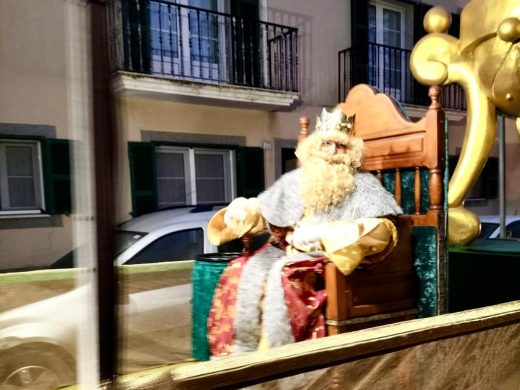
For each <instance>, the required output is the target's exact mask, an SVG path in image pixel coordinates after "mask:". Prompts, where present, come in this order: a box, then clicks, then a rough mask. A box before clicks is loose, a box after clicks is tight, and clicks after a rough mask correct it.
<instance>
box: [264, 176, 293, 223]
mask: <svg viewBox="0 0 520 390" xmlns="http://www.w3.org/2000/svg"><path fill="white" fill-rule="evenodd" d="M300 174H301V170H300V169H295V170H293V171H291V172H289V173H286V174H285V175H283V176H282V177H281V178H280V179H278V180H277V181H276V182H275V183H274V184H273V185H272V186H271V187H269V188H268V189H267V190H266V191H264V192H262V193H261V194H260V195H258V200H259V201H260V208H261V210H262V215H263V216H264V218H265V219H266V220H267V221H268V222H269V223H271V224H273V225H275V226H280V227H286V226H294V225H296V223H297V222H298V221H299V220H300V219H302V217H303V202H302V200H301V196H300V193H299V188H300Z"/></svg>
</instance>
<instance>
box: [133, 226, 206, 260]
mask: <svg viewBox="0 0 520 390" xmlns="http://www.w3.org/2000/svg"><path fill="white" fill-rule="evenodd" d="M203 252H204V231H203V229H202V228H196V229H187V230H181V231H178V232H174V233H170V234H166V235H164V236H162V237H160V238H158V239H157V240H155V241H154V242H152V243H151V244H149V245H148V246H147V247H145V248H143V249H142V250H141V251H140V252H139V253H138V254H136V255H135V256H134V257H132V258H131V259H130V260H128V261H127V262H125V264H144V263H159V262H165V261H177V260H194V259H195V257H196V256H197V255H199V254H201V253H203Z"/></svg>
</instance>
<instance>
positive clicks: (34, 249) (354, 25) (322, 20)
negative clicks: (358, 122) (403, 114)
mask: <svg viewBox="0 0 520 390" xmlns="http://www.w3.org/2000/svg"><path fill="white" fill-rule="evenodd" d="M65 3H66V2H64V1H62V0H48V1H46V7H34V6H33V5H34V4H33V3H32V2H29V1H16V0H0V19H1V23H0V26H1V27H0V31H1V34H0V36H1V37H2V45H0V85H1V86H2V88H1V92H0V162H1V163H0V246H1V248H2V254H3V256H2V260H1V261H0V269H15V268H23V267H31V266H40V265H47V264H49V263H51V262H52V261H54V260H55V259H57V258H59V257H60V256H62V255H64V254H65V253H67V252H68V251H69V250H71V249H72V246H73V244H72V233H71V229H70V226H71V193H74V189H72V192H71V185H70V183H71V172H73V169H72V170H71V163H70V159H69V157H68V156H69V153H70V150H71V149H72V148H73V145H74V144H75V142H76V141H77V134H78V133H77V132H72V131H71V128H72V126H73V125H74V118H77V117H78V115H79V114H78V113H77V112H75V113H74V112H72V111H71V107H72V105H71V102H73V101H74V99H76V98H77V97H78V96H81V91H78V89H77V88H75V87H74V86H75V85H76V86H77V85H78V84H77V83H75V81H77V79H78V77H82V74H77V73H75V72H74V69H75V66H77V65H78V64H77V63H76V62H74V61H77V59H74V58H72V57H71V56H70V53H71V52H73V51H74V50H76V49H75V48H74V47H73V46H71V39H70V35H68V34H70V33H71V31H73V30H72V28H71V26H70V17H69V16H70V15H68V14H67V7H66V6H65ZM465 3H466V1H465V0H460V1H457V2H451V1H447V0H446V1H436V0H429V1H422V2H419V1H404V0H403V1H399V0H384V1H383V0H373V1H365V0H351V1H343V0H327V1H325V2H321V3H318V2H316V1H315V0H177V1H173V0H171V1H170V0H112V1H110V2H109V5H110V6H109V8H110V12H109V15H108V17H109V25H110V32H109V34H108V36H107V44H108V45H109V49H110V64H111V69H112V76H111V84H110V90H111V92H112V96H113V108H114V117H115V121H114V122H115V123H116V126H117V141H118V145H117V146H118V155H117V158H116V159H117V162H118V175H117V184H116V189H117V199H118V204H117V220H118V222H122V221H125V220H128V219H130V218H131V217H133V216H136V215H140V214H143V213H147V212H151V211H154V210H159V209H163V208H168V207H176V206H182V205H193V204H205V203H227V202H229V201H231V200H232V199H233V198H235V197H237V196H254V195H256V194H257V193H258V192H259V191H261V190H262V189H264V188H265V187H266V186H268V185H269V184H271V183H272V182H273V181H274V180H275V179H276V178H277V177H279V176H280V175H281V174H282V173H284V172H286V171H288V170H290V169H292V168H293V167H294V166H295V158H294V154H293V152H294V146H295V140H296V137H297V134H298V130H299V129H298V119H299V117H300V116H302V115H306V116H308V117H310V118H311V127H312V126H313V123H314V120H313V119H314V118H315V116H316V115H317V114H318V113H319V111H320V110H321V108H322V107H328V108H330V107H333V106H334V105H335V104H336V103H337V102H338V101H340V100H342V98H343V97H344V95H345V94H346V93H347V91H348V90H349V89H350V87H351V86H353V85H355V84H357V83H360V82H365V83H369V84H371V85H373V86H374V87H376V88H377V89H379V90H380V91H383V92H386V93H388V94H389V95H391V96H393V97H394V98H395V99H396V100H397V101H398V102H400V103H401V104H402V105H403V107H404V108H405V110H406V111H407V112H408V113H409V115H410V117H412V118H414V117H419V116H421V113H422V112H424V110H425V109H426V106H427V105H428V97H427V94H426V88H425V87H422V86H420V85H419V84H418V83H416V82H415V81H414V80H413V77H412V75H411V73H410V70H409V55H410V51H411V49H412V47H413V45H414V43H415V42H416V41H417V40H418V39H420V37H421V36H422V35H424V32H423V28H422V20H423V16H424V14H425V12H426V11H427V10H428V9H429V8H430V7H431V5H437V4H442V5H444V6H445V7H446V8H447V9H448V10H449V11H450V12H451V13H452V17H453V20H452V26H451V28H450V33H451V34H453V35H457V34H458V14H459V12H460V9H461V7H462V6H463V5H464V4H465ZM85 29H87V27H85ZM83 66H85V65H83ZM84 81H85V83H88V80H87V79H86V80H84ZM442 104H443V107H444V108H445V110H446V112H447V117H448V120H449V126H450V130H449V141H450V142H449V153H450V155H454V156H456V155H457V153H458V152H459V151H460V147H461V144H462V139H463V134H464V130H465V119H466V115H465V110H466V106H465V99H464V94H463V91H462V90H461V89H460V88H459V87H457V86H448V87H446V88H444V91H443V95H442ZM88 107H89V106H88V101H86V102H85V113H84V114H85V115H87V112H86V111H88ZM80 114H81V113H80ZM506 133H507V150H506V155H507V156H508V157H507V167H506V169H507V170H508V172H510V173H509V174H511V172H513V171H514V169H513V168H514V166H515V164H514V158H515V157H514V156H518V155H519V153H520V150H519V144H520V143H519V142H518V137H517V134H516V131H515V130H514V126H513V124H512V122H511V123H510V121H508V124H507V132H506ZM495 149H496V150H495V151H494V154H495V155H496V154H497V153H498V148H495ZM80 162H81V161H79V162H78V160H76V163H80ZM492 164H493V163H492ZM487 169H488V170H489V171H486V172H487V173H486V174H485V175H483V179H485V180H484V181H483V182H480V184H479V186H480V187H479V188H477V189H475V190H474V193H473V195H472V196H474V197H475V198H476V199H478V200H475V201H474V202H473V205H474V207H473V209H474V210H475V211H477V212H481V213H497V212H498V203H497V201H496V200H495V199H493V198H496V191H495V192H493V191H491V190H489V189H490V188H492V186H493V185H494V186H495V188H496V178H495V179H493V174H494V172H496V169H493V167H492V166H490V167H489V168H487ZM486 180H487V181H486ZM493 180H495V184H493ZM507 186H508V187H507V207H508V212H509V213H515V212H518V207H519V205H518V199H519V198H520V187H519V186H518V184H517V183H515V182H513V180H510V181H509V182H508V184H507ZM468 205H469V206H471V205H470V204H468ZM72 215H73V214H72Z"/></svg>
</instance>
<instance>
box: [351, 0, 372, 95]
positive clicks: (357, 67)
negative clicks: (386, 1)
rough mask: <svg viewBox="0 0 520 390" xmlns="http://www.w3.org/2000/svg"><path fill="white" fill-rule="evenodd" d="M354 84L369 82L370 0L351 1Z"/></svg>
mask: <svg viewBox="0 0 520 390" xmlns="http://www.w3.org/2000/svg"><path fill="white" fill-rule="evenodd" d="M350 4H351V8H350V12H351V18H350V20H351V36H352V45H351V46H352V49H351V50H352V54H351V56H350V69H352V85H356V84H359V83H368V1H366V0H352V1H351V3H350Z"/></svg>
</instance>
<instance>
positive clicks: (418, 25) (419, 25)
mask: <svg viewBox="0 0 520 390" xmlns="http://www.w3.org/2000/svg"><path fill="white" fill-rule="evenodd" d="M430 8H432V6H431V5H429V4H422V3H421V4H414V7H413V22H414V23H413V41H414V43H416V42H417V41H418V40H419V39H421V38H422V37H424V36H425V35H426V31H425V30H424V24H423V20H424V15H426V12H428V10H429V9H430Z"/></svg>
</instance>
